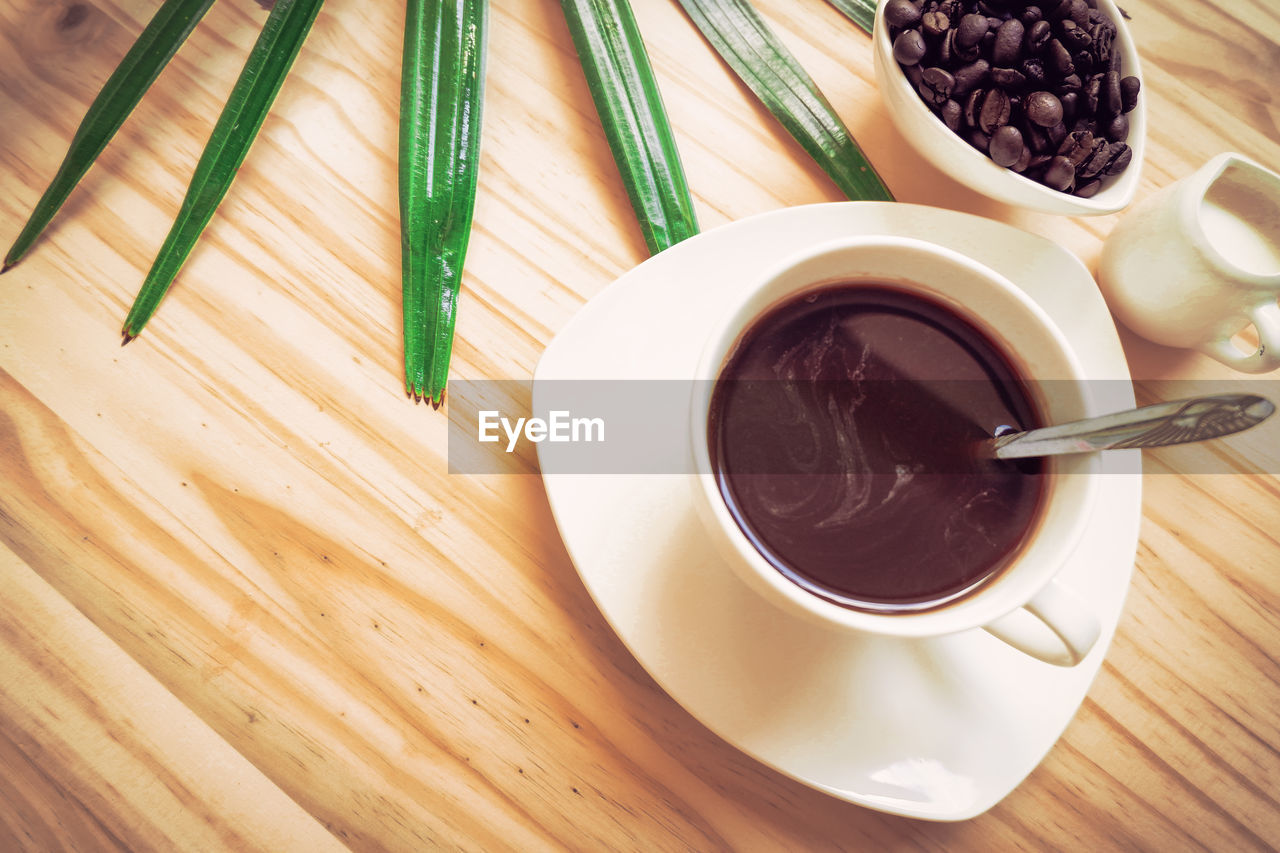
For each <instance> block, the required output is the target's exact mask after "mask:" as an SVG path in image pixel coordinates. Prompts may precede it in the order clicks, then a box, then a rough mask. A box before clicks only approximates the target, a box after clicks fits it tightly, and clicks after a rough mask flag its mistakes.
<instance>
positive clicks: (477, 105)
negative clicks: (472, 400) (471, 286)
mask: <svg viewBox="0 0 1280 853" xmlns="http://www.w3.org/2000/svg"><path fill="white" fill-rule="evenodd" d="M488 17H489V6H488V2H487V0H408V4H407V8H406V18H405V30H404V57H403V62H404V65H403V69H402V72H401V80H400V234H401V276H402V302H403V310H404V370H405V387H406V390H407V391H408V392H409V393H410V394H411V395H413V397H414V398H415V399H424V398H425V399H429V400H430V401H431V403H432V405H434V406H439V405H440V401H441V399H442V398H443V396H444V389H445V383H446V380H447V379H448V374H449V357H450V354H451V353H452V351H453V330H454V325H455V322H456V320H457V307H458V290H459V288H460V286H461V284H462V264H463V260H464V259H465V258H466V254H467V243H468V240H469V238H470V235H471V216H472V213H473V211H474V209H475V200H476V178H477V175H478V171H479V170H478V166H479V157H480V117H481V111H482V109H481V108H482V105H483V100H484V64H485V63H484V59H485V44H486V36H487V32H488Z"/></svg>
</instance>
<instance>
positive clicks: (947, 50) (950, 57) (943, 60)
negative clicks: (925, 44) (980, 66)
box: [937, 29, 956, 68]
mask: <svg viewBox="0 0 1280 853" xmlns="http://www.w3.org/2000/svg"><path fill="white" fill-rule="evenodd" d="M955 45H956V31H955V30H954V29H950V30H947V31H946V32H945V33H943V34H942V41H941V42H940V43H939V44H938V62H937V65H939V66H940V67H942V68H950V67H952V66H953V65H955V64H956V48H955Z"/></svg>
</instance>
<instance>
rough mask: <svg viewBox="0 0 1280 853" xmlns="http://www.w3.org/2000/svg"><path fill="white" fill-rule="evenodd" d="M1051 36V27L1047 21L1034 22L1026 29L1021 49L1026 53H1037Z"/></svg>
mask: <svg viewBox="0 0 1280 853" xmlns="http://www.w3.org/2000/svg"><path fill="white" fill-rule="evenodd" d="M1052 35H1053V27H1052V26H1050V24H1049V22H1048V21H1036V22H1035V23H1033V24H1031V26H1029V27H1027V34H1026V35H1025V36H1024V37H1023V39H1022V47H1023V49H1024V50H1025V51H1026V52H1027V53H1039V52H1040V50H1041V49H1042V48H1043V47H1044V46H1045V45H1046V44H1048V42H1049V39H1050V37H1051V36H1052Z"/></svg>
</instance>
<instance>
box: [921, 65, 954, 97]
mask: <svg viewBox="0 0 1280 853" xmlns="http://www.w3.org/2000/svg"><path fill="white" fill-rule="evenodd" d="M955 84H956V78H954V77H952V76H951V72H950V71H945V70H943V69H941V68H926V69H925V70H924V75H923V76H922V77H921V78H920V87H919V89H918V90H917V91H919V92H920V97H922V98H924V100H925V103H927V104H932V105H934V106H941V105H942V104H943V103H945V102H946V100H947V98H950V97H951V90H952V88H954V87H955Z"/></svg>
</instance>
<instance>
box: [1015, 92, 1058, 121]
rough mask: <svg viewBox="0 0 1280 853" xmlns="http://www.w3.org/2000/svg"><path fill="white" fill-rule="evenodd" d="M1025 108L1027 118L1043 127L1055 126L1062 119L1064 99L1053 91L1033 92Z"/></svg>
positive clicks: (1028, 97) (1028, 96)
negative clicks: (1060, 99)
mask: <svg viewBox="0 0 1280 853" xmlns="http://www.w3.org/2000/svg"><path fill="white" fill-rule="evenodd" d="M1023 109H1024V110H1025V111H1026V113H1027V118H1029V119H1031V120H1032V121H1033V122H1035V123H1036V124H1038V125H1040V126H1041V127H1053V126H1054V125H1055V124H1059V123H1061V121H1062V101H1059V100H1058V96H1057V95H1055V94H1053V93H1052V92H1032V93H1031V94H1030V95H1027V101H1026V103H1025V104H1024V105H1023Z"/></svg>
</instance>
